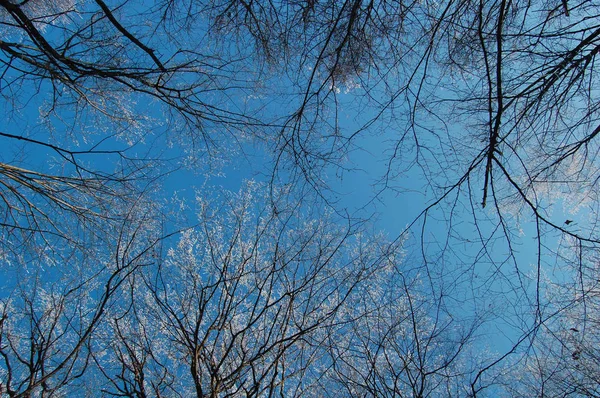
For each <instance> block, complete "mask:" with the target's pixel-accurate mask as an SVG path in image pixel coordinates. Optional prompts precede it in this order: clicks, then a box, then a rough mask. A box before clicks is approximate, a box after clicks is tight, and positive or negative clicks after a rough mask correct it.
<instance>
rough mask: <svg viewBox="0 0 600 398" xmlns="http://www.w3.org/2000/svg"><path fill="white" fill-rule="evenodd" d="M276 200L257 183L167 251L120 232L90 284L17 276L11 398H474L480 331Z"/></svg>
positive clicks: (5, 322)
mask: <svg viewBox="0 0 600 398" xmlns="http://www.w3.org/2000/svg"><path fill="white" fill-rule="evenodd" d="M268 198H269V190H267V189H264V187H260V186H258V185H255V184H250V185H249V186H248V187H247V188H246V189H244V190H243V191H241V192H240V193H238V194H230V193H223V194H222V195H221V196H219V197H218V198H215V201H214V202H213V203H209V202H207V201H205V200H203V201H202V202H201V203H199V204H198V214H199V216H198V218H199V223H198V224H197V225H196V226H195V227H194V228H190V229H187V230H186V231H184V232H182V233H181V235H180V237H179V239H177V240H171V241H170V242H171V243H167V242H169V240H168V239H163V240H162V241H161V242H153V244H152V245H148V244H147V243H146V242H145V241H147V240H148V239H149V238H151V236H152V234H151V233H149V232H148V231H142V230H132V231H122V233H120V234H119V237H120V238H121V239H122V240H121V241H120V242H119V245H117V247H118V253H113V254H112V256H113V257H114V260H113V259H111V258H110V256H109V257H106V258H105V259H104V261H106V262H107V263H106V264H104V267H96V269H95V270H94V272H96V273H95V274H93V275H90V274H91V270H90V269H91V268H92V267H93V265H94V264H93V261H90V262H88V263H85V264H82V265H81V266H80V268H79V272H80V273H79V274H77V275H75V274H73V273H71V274H65V275H62V277H60V278H52V279H46V278H44V277H43V276H42V275H40V274H39V273H38V274H36V275H33V276H31V277H30V278H28V279H27V278H24V277H21V279H19V282H20V283H19V286H16V287H15V289H14V291H13V293H12V294H11V296H10V297H9V298H7V299H3V300H2V317H1V323H0V326H1V328H0V354H1V358H2V362H1V366H2V367H1V368H0V369H2V384H1V388H2V392H3V393H5V394H7V395H8V396H30V395H34V394H39V395H64V394H66V395H82V394H83V395H84V394H99V393H101V394H104V395H106V396H130V397H146V396H198V397H204V396H215V397H216V396H267V395H272V394H279V395H283V396H307V395H308V396H323V395H327V394H330V393H333V391H343V390H345V391H347V392H348V393H349V394H351V395H365V394H369V395H374V396H396V395H398V394H400V395H414V396H425V395H428V394H430V393H432V392H434V391H436V390H438V389H440V388H443V389H444V390H445V391H449V392H454V393H461V392H464V391H467V388H468V381H469V375H471V373H472V372H471V371H470V370H469V366H470V363H469V362H468V361H467V357H468V355H470V353H469V352H468V350H467V347H468V344H469V342H470V336H471V334H472V332H473V330H468V329H463V328H462V327H461V326H459V325H455V324H454V323H453V320H452V319H451V318H449V317H448V316H447V314H445V313H444V311H443V310H441V309H440V308H438V307H436V306H435V305H432V303H431V302H428V301H427V299H426V296H425V295H426V290H427V289H426V288H425V287H424V286H422V283H421V281H420V278H419V275H418V273H411V272H409V271H400V269H401V263H402V257H403V255H402V251H401V247H400V245H399V244H397V243H396V244H391V243H389V242H386V241H385V240H384V239H383V238H377V239H375V238H366V237H364V236H361V235H357V234H356V226H353V225H348V226H346V227H345V228H341V227H338V226H335V225H333V224H332V223H331V222H330V221H331V220H330V219H328V218H327V217H326V215H322V216H321V217H320V219H310V218H307V215H308V214H307V213H306V211H305V210H302V209H299V208H283V207H282V205H281V203H278V205H279V207H278V210H277V213H276V212H275V208H274V207H273V206H272V205H265V204H264V203H270V201H268V200H266V199H268ZM139 221H140V223H139V225H140V227H141V228H147V225H148V224H147V220H142V219H141V218H140V219H139ZM142 221H143V222H142ZM171 244H172V246H171V247H169V246H170V245H171ZM148 246H149V247H150V249H148V248H147V247H148ZM161 250H162V251H165V252H166V253H164V256H163V255H161ZM94 260H95V261H98V260H100V259H99V258H96V259H94ZM32 286H33V287H35V289H31V287H32ZM465 383H466V384H465Z"/></svg>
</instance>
